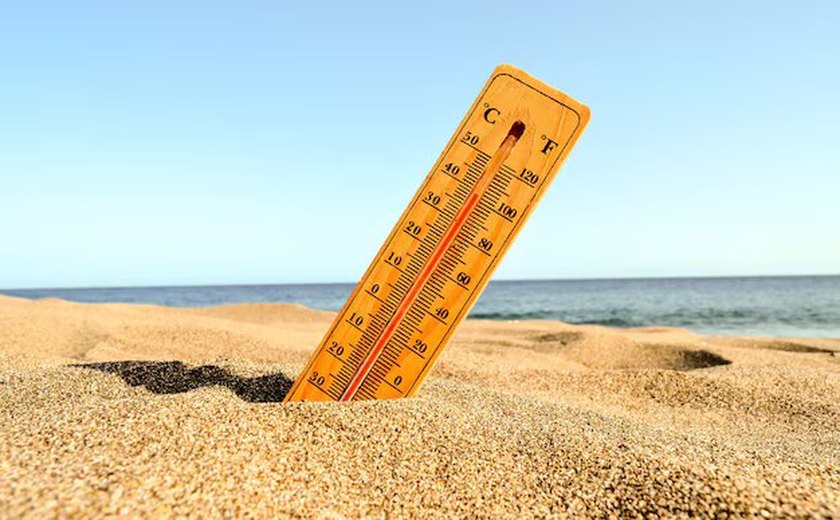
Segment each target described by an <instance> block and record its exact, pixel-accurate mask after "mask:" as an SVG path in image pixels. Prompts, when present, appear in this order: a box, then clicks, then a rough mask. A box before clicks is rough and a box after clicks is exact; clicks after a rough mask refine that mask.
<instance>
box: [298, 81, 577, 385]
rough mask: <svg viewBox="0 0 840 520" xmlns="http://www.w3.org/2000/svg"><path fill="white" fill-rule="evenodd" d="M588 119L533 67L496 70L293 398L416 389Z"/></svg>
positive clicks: (318, 351) (314, 356)
mask: <svg viewBox="0 0 840 520" xmlns="http://www.w3.org/2000/svg"><path fill="white" fill-rule="evenodd" d="M588 121H589V109H588V108H587V107H586V106H584V105H582V104H580V103H578V102H577V101H575V100H573V99H571V98H570V97H568V96H566V95H565V94H563V93H562V92H560V91H558V90H556V89H554V88H552V87H550V86H548V85H546V84H545V83H543V82H541V81H539V80H537V79H535V78H533V77H532V76H530V75H528V74H526V73H525V72H523V71H521V70H519V69H516V68H514V67H511V66H508V65H502V66H500V67H498V68H496V70H495V71H494V72H493V74H492V76H491V77H490V79H489V80H488V81H487V84H486V85H485V86H484V88H483V89H482V91H481V93H480V94H479V95H478V98H477V99H476V100H475V102H474V103H473V105H472V107H470V109H469V111H468V112H467V115H466V116H465V117H464V119H463V121H461V124H460V125H459V126H458V129H457V130H456V132H455V134H454V135H453V136H452V138H451V139H450V140H449V143H447V145H446V148H444V150H443V153H442V154H441V155H440V157H439V158H438V160H437V162H436V163H435V165H434V167H433V168H432V170H431V171H430V172H429V174H428V176H426V178H425V180H424V181H423V183H422V184H421V185H420V189H419V190H418V191H417V194H416V195H415V196H414V198H413V199H412V200H411V202H410V203H409V204H408V207H407V208H406V209H405V211H404V212H403V214H402V216H401V217H400V218H399V220H398V221H397V224H396V226H395V227H394V229H393V230H392V231H391V233H390V234H389V235H388V238H387V239H386V240H385V243H384V244H383V245H382V247H381V248H380V250H379V252H378V253H377V254H376V257H375V258H374V259H373V262H372V263H371V264H370V267H368V269H367V271H366V272H365V274H364V276H363V277H362V279H361V281H360V282H359V284H358V285H357V286H356V288H355V290H354V291H353V294H351V295H350V298H349V299H348V300H347V303H345V304H344V307H343V308H342V309H341V311H340V312H339V313H338V316H336V319H335V322H334V323H333V324H332V325H331V326H330V328H329V330H328V331H327V334H326V336H325V337H324V340H323V341H322V342H321V344H320V346H319V347H318V348H317V349H316V350H315V352H314V353H313V354H312V357H311V358H310V359H309V362H308V363H307V364H306V367H305V368H304V370H303V372H302V373H301V374H300V375H299V376H298V378H297V380H296V381H295V383H294V385H293V386H292V389H291V390H290V391H289V393H288V395H287V396H286V401H350V400H361V399H392V398H396V397H406V396H410V395H413V394H414V393H415V392H417V389H418V388H419V387H420V384H421V383H422V381H423V379H424V378H425V377H426V375H428V373H429V371H430V370H431V369H432V367H433V366H434V364H435V361H436V360H437V358H438V356H439V355H440V353H441V351H442V350H443V348H444V347H445V346H446V344H447V343H448V342H449V340H450V339H451V338H452V333H453V332H454V331H455V328H456V327H457V326H458V324H459V323H460V322H461V321H462V320H463V319H464V318H465V317H466V316H467V314H468V313H469V311H470V309H471V308H472V306H473V304H474V303H475V302H476V300H477V299H478V296H479V294H481V291H482V290H483V289H484V287H485V286H486V285H487V282H488V281H489V280H490V275H491V274H492V272H493V270H494V269H495V268H496V266H497V265H498V263H499V260H501V258H502V256H504V254H505V251H507V249H508V248H509V247H510V245H511V243H512V242H513V239H514V237H516V234H517V233H518V232H519V230H520V229H521V228H522V225H523V224H524V223H525V220H527V218H528V217H529V216H530V215H531V213H532V212H533V210H534V207H535V206H536V204H537V202H538V201H539V200H540V197H541V196H542V194H543V193H544V192H545V189H546V188H547V187H548V185H549V184H550V183H551V181H552V179H553V178H554V175H555V174H556V173H557V170H558V169H559V168H560V165H561V164H562V162H563V160H564V159H565V158H566V156H567V155H568V154H569V151H570V150H571V149H572V147H573V146H574V144H575V142H576V141H577V139H578V138H579V137H580V134H581V133H582V132H583V129H584V128H585V127H586V124H587V122H588Z"/></svg>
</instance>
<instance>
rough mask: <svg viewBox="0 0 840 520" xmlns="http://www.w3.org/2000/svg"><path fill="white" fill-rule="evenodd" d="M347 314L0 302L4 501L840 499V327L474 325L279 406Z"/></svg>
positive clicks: (745, 506)
mask: <svg viewBox="0 0 840 520" xmlns="http://www.w3.org/2000/svg"><path fill="white" fill-rule="evenodd" d="M332 316H333V315H332V314H331V313H327V312H319V311H313V310H310V309H307V308H304V307H301V306H298V305H285V304H259V305H235V306H226V307H218V308H211V309H175V308H162V307H154V306H139V305H122V304H96V305H92V304H78V303H70V302H65V301H60V300H41V301H29V300H24V299H17V298H9V297H0V419H2V421H0V435H1V436H2V442H0V517H19V516H29V517H43V516H71V517H73V516H76V517H89V516H95V515H96V516H98V515H102V514H129V515H132V516H136V515H140V516H178V515H189V516H195V517H229V516H234V515H237V516H238V515H246V514H250V515H253V516H258V517H316V518H341V517H359V516H369V517H374V518H384V517H414V516H417V517H447V518H449V517H453V516H456V517H467V516H470V517H472V516H482V517H488V516H489V517H505V518H509V517H513V516H539V517H563V516H613V515H622V516H636V515H639V514H641V515H647V514H657V515H659V516H668V517H672V516H688V515H703V516H707V515H720V516H726V515H727V514H728V515H734V516H743V515H764V516H790V515H797V516H804V515H810V516H825V517H827V516H832V515H835V516H836V515H840V427H839V426H838V425H840V340H831V339H828V340H806V339H766V338H722V337H708V336H700V335H696V334H693V333H691V332H688V331H686V330H680V329H673V328H645V329H631V330H617V329H609V328H604V327H594V326H572V325H567V324H563V323H557V322H548V321H527V322H525V321H523V322H490V321H472V320H468V321H467V322H466V323H465V324H464V325H463V327H462V328H461V329H460V330H459V332H458V333H457V335H456V337H455V340H454V341H453V343H452V344H451V345H450V346H449V348H448V349H447V351H446V352H445V354H444V355H443V356H442V360H441V362H440V363H439V365H438V367H437V368H436V369H435V370H434V372H433V373H432V377H430V378H429V380H428V381H427V383H426V385H425V386H424V387H423V389H422V390H421V391H420V393H419V395H418V397H416V398H413V399H405V400H398V401H382V402H366V403H354V404H342V405H337V404H307V403H303V404H291V405H286V404H283V403H281V402H279V400H280V399H282V397H283V394H284V393H285V392H286V391H287V390H288V388H289V386H290V384H291V381H292V379H293V378H294V377H295V376H296V374H297V371H298V370H300V369H301V368H302V365H303V363H304V362H305V360H306V358H307V357H308V355H309V353H310V351H311V350H312V348H313V347H314V346H315V345H316V344H317V343H318V341H319V340H320V339H321V336H322V334H323V332H324V331H325V329H326V328H327V326H328V325H329V323H330V320H331V318H332Z"/></svg>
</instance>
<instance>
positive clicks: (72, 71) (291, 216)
mask: <svg viewBox="0 0 840 520" xmlns="http://www.w3.org/2000/svg"><path fill="white" fill-rule="evenodd" d="M401 4H403V3H402V2H381V3H379V2H370V3H367V2H335V3H330V2H294V3H292V2H257V1H235V2H234V1H230V2H216V1H207V0H202V1H183V2H171V1H161V2H155V1H143V2H140V1H136V2H131V1H126V2H111V1H102V2H86V1H82V0H80V1H78V2H18V1H12V2H9V1H4V2H2V3H0V287H2V288H29V287H91V286H134V285H195V284H250V283H254V284H259V283H298V282H300V283H309V282H354V281H356V280H357V279H358V278H359V277H360V276H361V274H362V273H363V271H364V269H365V268H366V267H367V265H368V263H369V262H370V260H371V259H372V258H373V255H374V254H375V252H376V250H377V249H378V247H379V245H380V244H381V242H382V241H383V240H384V238H385V237H386V235H387V234H388V232H389V231H390V229H391V227H392V226H393V224H394V222H395V221H396V219H397V217H398V216H399V215H400V213H401V211H402V209H403V208H404V206H405V205H406V204H407V203H408V201H409V200H410V198H411V196H412V195H413V194H414V191H415V190H416V189H417V187H418V186H419V184H420V182H421V180H422V179H423V178H424V176H425V175H426V173H427V172H428V170H429V168H430V167H431V166H432V165H433V163H434V161H435V160H436V158H437V156H438V154H439V153H440V151H441V149H442V148H443V146H444V144H445V143H446V142H447V140H448V139H449V137H450V135H451V134H452V132H453V130H454V129H455V127H456V126H457V124H458V123H459V121H460V120H461V118H462V117H463V115H464V113H465V112H466V110H467V108H468V107H469V105H470V104H471V102H472V101H473V99H474V98H475V96H476V95H477V94H478V91H479V89H480V88H481V87H482V85H483V84H484V82H485V81H486V80H487V78H488V76H489V75H490V73H491V72H492V70H493V68H494V67H495V66H496V65H498V64H500V63H510V64H513V65H515V66H517V67H520V68H522V69H524V70H526V71H527V72H529V73H530V74H533V75H534V76H537V77H538V78H540V79H542V80H544V81H546V82H547V83H549V84H551V85H553V86H555V87H557V88H559V89H560V90H563V91H564V92H566V93H568V94H569V95H571V96H572V97H574V98H576V99H578V100H579V101H581V102H583V103H585V104H587V105H588V106H589V107H590V108H591V110H592V119H591V121H590V125H589V127H588V129H587V131H586V132H585V133H584V135H583V136H582V138H581V139H580V141H579V142H578V144H577V147H576V148H575V149H574V150H573V152H572V153H571V155H570V157H569V159H568V161H567V162H566V164H565V166H564V167H563V169H562V170H561V171H560V174H559V175H558V176H557V178H556V179H555V181H554V183H553V185H552V186H551V188H550V189H549V190H548V193H547V194H546V196H545V197H544V198H543V200H542V203H541V204H540V206H539V207H538V208H537V209H536V211H535V213H534V215H533V217H532V218H531V219H530V220H529V222H528V225H527V226H525V228H524V229H523V231H522V233H521V234H520V235H519V238H518V239H517V242H516V243H515V244H514V245H513V247H511V249H510V251H509V252H508V255H507V257H506V258H505V259H504V261H503V262H502V264H501V266H500V267H499V269H498V270H497V271H496V274H495V276H494V278H495V279H532V278H613V277H670V276H727V275H776V274H820V273H822V274H837V273H840V133H839V132H838V130H837V124H838V121H840V101H838V100H840V96H838V93H840V66H838V56H840V35H838V32H837V27H838V26H840V4H838V3H836V2H822V3H812V2H797V3H790V2H785V3H781V2H733V1H727V2H723V1H721V2H717V1H704V2H667V1H656V2H655V1H650V2H638V1H635V2H626V1H616V2H607V1H599V2H574V3H573V2H561V1H557V0H554V1H550V2H533V3H532V2H490V1H482V2H471V1H463V2H426V1H424V2H418V3H416V4H415V5H401Z"/></svg>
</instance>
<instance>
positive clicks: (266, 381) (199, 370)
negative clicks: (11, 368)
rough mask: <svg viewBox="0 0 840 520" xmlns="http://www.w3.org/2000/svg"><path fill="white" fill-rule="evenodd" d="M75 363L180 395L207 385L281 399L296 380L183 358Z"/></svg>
mask: <svg viewBox="0 0 840 520" xmlns="http://www.w3.org/2000/svg"><path fill="white" fill-rule="evenodd" d="M72 366H74V367H77V368H87V369H91V370H99V371H100V372H105V373H107V374H116V375H118V376H119V377H120V378H122V380H123V381H125V383H126V384H127V385H129V386H143V387H145V388H146V389H147V390H149V391H150V392H153V393H155V394H180V393H183V392H189V391H190V390H195V389H197V388H202V387H205V386H223V387H225V388H229V389H231V390H232V391H233V392H234V393H236V395H237V396H239V398H240V399H242V400H243V401H248V402H249V403H277V402H280V401H282V400H283V398H284V397H286V394H287V393H288V392H289V390H290V389H291V387H292V383H293V382H294V381H293V380H292V379H289V378H288V377H286V375H284V374H282V373H277V374H268V375H264V376H258V377H240V376H237V375H236V374H232V373H231V372H229V371H228V370H226V369H224V368H221V367H218V366H215V365H204V366H200V367H194V368H190V367H189V366H188V365H186V364H184V363H182V362H180V361H113V362H107V363H85V364H78V365H72Z"/></svg>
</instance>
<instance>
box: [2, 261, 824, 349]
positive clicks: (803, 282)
mask: <svg viewBox="0 0 840 520" xmlns="http://www.w3.org/2000/svg"><path fill="white" fill-rule="evenodd" d="M353 287H354V284H349V283H335V284H280V285H211V286H189V287H109V288H79V289H18V290H0V293H2V294H8V295H12V296H21V297H25V298H63V299H66V300H71V301H76V302H125V303H144V304H154V305H164V306H174V307H204V306H212V305H223V304H230V303H245V302H294V303H301V304H303V305H306V306H308V307H312V308H316V309H325V310H338V309H340V308H341V306H342V304H343V303H344V301H345V300H346V299H347V297H348V296H349V295H350V292H351V291H352V290H353ZM470 317H471V318H484V319H491V320H532V319H540V320H561V321H565V322H568V323H582V324H596V325H607V326H610V327H642V326H670V327H685V328H688V329H691V330H694V331H696V332H700V333H706V334H719V335H761V336H791V337H834V338H840V276H778V277H727V278H655V279H616V280H526V281H494V282H491V283H490V284H489V286H488V287H487V289H486V290H485V291H484V293H483V294H482V295H481V298H480V299H479V301H478V303H477V304H476V306H475V307H474V308H473V311H472V313H471V314H470Z"/></svg>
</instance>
